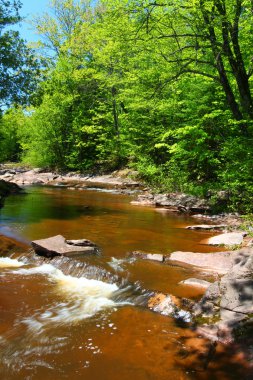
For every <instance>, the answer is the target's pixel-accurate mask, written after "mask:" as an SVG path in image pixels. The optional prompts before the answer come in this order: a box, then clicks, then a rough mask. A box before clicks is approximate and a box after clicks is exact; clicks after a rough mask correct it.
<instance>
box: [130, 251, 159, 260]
mask: <svg viewBox="0 0 253 380" xmlns="http://www.w3.org/2000/svg"><path fill="white" fill-rule="evenodd" d="M128 256H129V257H133V258H136V259H142V260H151V261H159V262H163V261H164V256H163V255H162V254H161V253H146V252H142V251H133V252H130V253H128Z"/></svg>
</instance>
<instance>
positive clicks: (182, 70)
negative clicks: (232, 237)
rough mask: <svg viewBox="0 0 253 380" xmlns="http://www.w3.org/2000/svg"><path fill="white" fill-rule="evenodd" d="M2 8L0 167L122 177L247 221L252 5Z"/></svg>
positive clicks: (121, 1) (252, 126)
mask: <svg viewBox="0 0 253 380" xmlns="http://www.w3.org/2000/svg"><path fill="white" fill-rule="evenodd" d="M21 6H22V4H20V3H19V1H14V0H10V1H6V0H1V1H0V15H1V17H0V65H1V72H0V97H1V99H0V100H1V108H2V112H1V119H0V161H1V162H5V161H17V162H23V163H26V164H30V165H32V166H39V167H48V168H55V169H58V170H63V171H66V170H67V171H69V170H79V171H81V172H98V171H99V172H101V171H112V170H114V169H118V168H120V167H124V166H128V167H130V168H133V169H134V170H136V171H137V172H138V173H139V176H140V177H142V178H143V179H144V180H146V181H147V183H150V184H151V185H152V186H154V187H157V188H159V189H162V190H163V191H183V192H188V193H192V194H197V195H201V196H203V195H204V196H209V197H210V196H211V197H213V200H214V202H215V198H216V196H217V193H218V192H219V191H224V192H225V194H226V196H227V198H228V206H229V208H230V209H231V210H239V211H243V212H245V211H246V212H250V211H252V209H253V205H252V203H251V197H252V196H253V182H252V178H253V161H252V153H253V143H252V142H253V141H252V137H253V100H252V88H253V81H252V74H253V3H252V1H251V0H180V1H179V0H170V1H167V0H157V1H156V0H155V1H152V0H100V1H96V2H95V3H94V2H88V1H86V0H79V1H77V0H76V1H75V0H51V5H50V8H49V11H48V13H45V14H42V15H40V16H37V17H35V18H34V20H33V27H34V28H35V29H36V31H37V32H38V33H39V35H40V36H41V38H40V41H39V42H38V43H37V45H36V46H34V47H33V49H31V48H30V47H27V45H26V43H25V41H23V40H22V39H21V38H20V36H19V34H18V32H15V31H12V27H13V28H14V26H15V24H16V23H17V22H19V21H20V16H19V11H20V8H21Z"/></svg>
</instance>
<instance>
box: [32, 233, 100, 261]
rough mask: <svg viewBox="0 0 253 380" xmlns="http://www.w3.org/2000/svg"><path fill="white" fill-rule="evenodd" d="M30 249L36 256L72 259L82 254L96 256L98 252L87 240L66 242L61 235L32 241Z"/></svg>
mask: <svg viewBox="0 0 253 380" xmlns="http://www.w3.org/2000/svg"><path fill="white" fill-rule="evenodd" d="M75 242H77V244H75ZM85 242H86V244H85ZM81 244H82V245H81ZM32 247H33V249H34V251H35V252H36V253H37V254H38V255H41V256H46V257H54V256H68V257H72V256H78V255H82V254H96V253H98V251H99V250H98V247H97V246H96V245H95V244H94V243H92V242H91V241H89V240H86V239H81V240H77V241H76V240H66V239H65V238H64V236H62V235H57V236H53V237H50V238H47V239H41V240H34V241H32Z"/></svg>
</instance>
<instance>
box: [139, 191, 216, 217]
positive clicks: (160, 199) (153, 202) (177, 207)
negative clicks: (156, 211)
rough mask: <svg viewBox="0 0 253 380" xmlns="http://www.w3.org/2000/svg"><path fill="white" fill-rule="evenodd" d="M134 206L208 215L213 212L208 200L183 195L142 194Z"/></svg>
mask: <svg viewBox="0 0 253 380" xmlns="http://www.w3.org/2000/svg"><path fill="white" fill-rule="evenodd" d="M132 204H136V205H140V206H156V207H163V208H166V209H168V210H170V211H173V212H190V213H195V212H201V213H206V212H210V211H211V207H210V205H209V203H208V201H207V200H206V199H202V198H198V197H195V196H193V195H188V194H183V193H170V194H155V195H153V194H150V193H147V194H140V195H139V196H138V197H137V200H135V201H133V202H132Z"/></svg>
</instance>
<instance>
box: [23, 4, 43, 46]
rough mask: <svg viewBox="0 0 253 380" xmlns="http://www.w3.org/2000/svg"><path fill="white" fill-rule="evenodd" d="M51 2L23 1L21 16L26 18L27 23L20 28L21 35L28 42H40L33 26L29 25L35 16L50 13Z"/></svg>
mask: <svg viewBox="0 0 253 380" xmlns="http://www.w3.org/2000/svg"><path fill="white" fill-rule="evenodd" d="M49 1H50V0H21V3H22V4H23V6H22V9H21V10H20V15H21V16H22V17H25V21H23V22H22V23H21V25H20V26H19V27H18V30H19V32H20V35H21V37H22V38H24V39H25V40H26V41H28V42H33V41H37V40H38V36H37V35H36V33H35V31H34V30H33V29H32V26H31V25H29V24H28V23H27V21H28V20H29V19H32V16H33V15H36V14H37V15H38V14H41V13H43V12H47V11H48V9H49V8H48V4H49Z"/></svg>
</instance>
